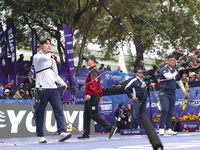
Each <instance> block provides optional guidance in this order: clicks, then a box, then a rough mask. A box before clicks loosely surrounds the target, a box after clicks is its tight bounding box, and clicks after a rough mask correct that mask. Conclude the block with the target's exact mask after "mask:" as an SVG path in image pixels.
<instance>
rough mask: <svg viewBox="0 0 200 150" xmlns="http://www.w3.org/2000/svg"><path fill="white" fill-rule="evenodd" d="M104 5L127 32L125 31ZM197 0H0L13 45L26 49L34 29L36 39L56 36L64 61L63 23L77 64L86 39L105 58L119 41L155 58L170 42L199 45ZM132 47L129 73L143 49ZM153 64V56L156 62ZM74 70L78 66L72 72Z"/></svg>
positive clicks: (113, 51)
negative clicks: (13, 36) (9, 21)
mask: <svg viewBox="0 0 200 150" xmlns="http://www.w3.org/2000/svg"><path fill="white" fill-rule="evenodd" d="M103 5H104V6H106V7H107V8H109V11H110V12H111V13H112V14H113V15H114V16H115V17H116V19H117V20H118V21H119V22H120V23H121V25H123V26H124V27H125V28H126V30H127V31H128V32H129V33H130V34H131V37H130V36H129V35H128V34H126V33H125V32H124V31H123V30H122V29H121V27H120V26H119V25H118V24H117V23H116V22H115V21H114V19H113V18H112V17H111V16H110V15H109V14H108V12H106V11H105V9H104V8H103ZM199 7H200V2H199V0H193V1H187V0H140V1H137V0H116V1H113V0H98V1H97V0H48V1H47V0H38V1H35V0H0V10H1V11H2V12H3V13H2V14H1V15H0V18H1V22H5V20H6V19H7V18H9V17H11V18H12V19H13V21H14V23H15V27H16V38H17V39H16V40H17V46H18V48H22V47H23V48H28V47H30V41H31V36H30V29H31V28H36V29H37V33H38V35H39V37H44V36H50V37H52V38H53V39H54V40H55V43H56V45H57V48H58V51H59V55H60V60H61V63H63V62H64V60H63V54H64V45H63V41H62V39H63V38H61V37H62V34H61V33H62V25H61V23H66V24H68V25H69V27H70V28H71V29H72V31H74V37H75V39H76V40H75V43H74V48H75V56H79V63H78V68H80V67H81V66H82V61H83V60H82V56H83V54H84V53H89V52H88V51H86V47H87V44H88V43H97V44H99V45H100V47H101V51H102V54H103V58H102V59H104V60H106V59H112V58H113V56H114V55H115V54H116V52H117V51H118V49H119V48H120V47H122V45H126V44H127V43H131V42H134V40H136V41H137V43H138V44H139V45H140V46H141V47H142V48H143V50H145V53H146V54H149V53H155V55H157V56H158V57H157V58H158V59H159V58H162V61H164V60H163V58H164V56H165V55H166V54H167V50H168V49H169V47H172V46H173V45H175V44H178V45H180V46H181V47H182V48H184V49H186V50H189V49H192V48H195V47H196V46H197V45H198V33H199V27H198V26H199V21H200V20H199V19H200V18H199V16H200V15H199V11H198V9H199ZM141 47H139V46H138V45H136V57H135V58H133V56H131V53H130V52H129V53H130V63H129V64H127V66H130V68H129V71H133V70H131V69H133V68H132V67H131V66H137V65H138V63H139V60H142V59H143V54H144V51H143V50H142V49H141ZM157 62H158V60H157ZM78 74H79V69H77V72H76V75H78Z"/></svg>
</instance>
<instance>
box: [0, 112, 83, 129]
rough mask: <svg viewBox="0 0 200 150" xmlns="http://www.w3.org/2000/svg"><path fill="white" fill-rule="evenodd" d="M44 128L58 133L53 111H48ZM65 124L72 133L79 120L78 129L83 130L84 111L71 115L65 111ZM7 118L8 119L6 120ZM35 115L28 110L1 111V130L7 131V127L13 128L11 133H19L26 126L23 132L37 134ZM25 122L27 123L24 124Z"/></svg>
mask: <svg viewBox="0 0 200 150" xmlns="http://www.w3.org/2000/svg"><path fill="white" fill-rule="evenodd" d="M45 115H46V116H45V120H44V128H45V129H46V130H47V131H48V132H56V131H57V124H56V121H55V119H54V114H53V111H52V110H47V111H46V114H45ZM63 116H64V120H65V122H64V123H65V124H66V125H67V127H66V128H67V131H72V125H73V123H75V120H76V119H77V120H78V126H77V127H78V129H79V130H83V111H73V112H72V113H71V114H70V112H69V111H63ZM6 117H7V119H6ZM32 118H33V113H32V112H31V111H27V110H19V111H17V112H16V111H15V110H7V114H6V113H5V112H2V111H1V110H0V130H1V128H2V129H3V128H4V129H5V128H6V126H11V128H10V133H19V127H20V126H23V125H25V129H24V130H23V132H30V133H34V132H36V126H35V125H34V124H33V121H32ZM24 120H25V122H24Z"/></svg>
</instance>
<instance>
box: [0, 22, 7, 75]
mask: <svg viewBox="0 0 200 150" xmlns="http://www.w3.org/2000/svg"><path fill="white" fill-rule="evenodd" d="M0 47H1V58H0V61H1V63H0V64H1V68H2V72H3V75H4V76H7V75H8V67H7V64H8V62H7V45H6V41H5V37H4V32H3V28H2V24H0Z"/></svg>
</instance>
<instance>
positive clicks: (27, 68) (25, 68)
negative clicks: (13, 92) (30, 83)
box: [23, 64, 31, 76]
mask: <svg viewBox="0 0 200 150" xmlns="http://www.w3.org/2000/svg"><path fill="white" fill-rule="evenodd" d="M23 71H24V75H25V76H26V75H27V74H28V72H29V71H31V68H30V67H29V66H28V65H27V64H24V66H23Z"/></svg>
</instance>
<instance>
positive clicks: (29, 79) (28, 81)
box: [22, 71, 35, 97]
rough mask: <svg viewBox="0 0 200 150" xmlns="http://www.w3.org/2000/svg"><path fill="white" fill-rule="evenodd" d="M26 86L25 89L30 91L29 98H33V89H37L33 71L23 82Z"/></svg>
mask: <svg viewBox="0 0 200 150" xmlns="http://www.w3.org/2000/svg"><path fill="white" fill-rule="evenodd" d="M22 83H23V84H24V89H27V90H28V91H29V93H30V94H29V96H30V97H31V89H32V88H34V87H35V79H34V78H33V73H32V71H29V72H28V74H27V76H26V77H25V78H24V79H23V80H22Z"/></svg>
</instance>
